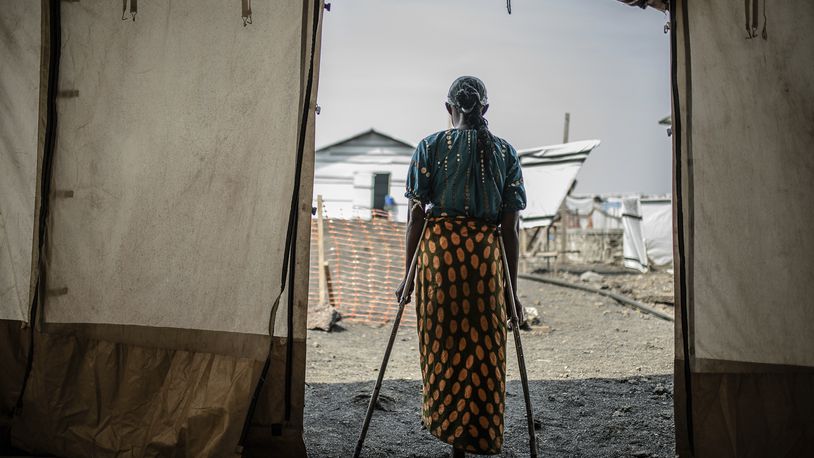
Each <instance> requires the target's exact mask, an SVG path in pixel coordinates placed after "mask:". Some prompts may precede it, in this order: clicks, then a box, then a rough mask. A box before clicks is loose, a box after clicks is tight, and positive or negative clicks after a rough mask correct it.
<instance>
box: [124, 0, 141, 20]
mask: <svg viewBox="0 0 814 458" xmlns="http://www.w3.org/2000/svg"><path fill="white" fill-rule="evenodd" d="M136 14H138V0H130V18H132V19H133V21H134V22H135V20H136ZM127 19H128V18H127V0H122V21H126V20H127Z"/></svg>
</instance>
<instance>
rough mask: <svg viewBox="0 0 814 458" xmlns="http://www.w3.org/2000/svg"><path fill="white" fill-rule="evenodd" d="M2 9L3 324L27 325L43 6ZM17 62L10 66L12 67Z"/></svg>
mask: <svg viewBox="0 0 814 458" xmlns="http://www.w3.org/2000/svg"><path fill="white" fill-rule="evenodd" d="M0 9H2V11H3V14H2V15H0V37H2V39H0V62H4V63H5V65H3V77H2V78H0V101H2V103H0V119H2V120H3V121H2V123H0V161H2V167H0V320H13V321H22V322H27V321H28V309H29V300H30V298H29V293H30V287H31V254H32V246H33V242H34V240H33V236H34V201H35V197H36V183H37V180H36V178H37V142H38V139H37V126H38V119H39V118H38V115H39V113H38V108H39V89H40V86H39V76H40V52H39V51H40V4H39V2H20V1H14V0H2V2H0ZM12 62H13V63H14V64H13V65H11V64H10V63H12Z"/></svg>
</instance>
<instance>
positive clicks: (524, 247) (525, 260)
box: [518, 227, 529, 274]
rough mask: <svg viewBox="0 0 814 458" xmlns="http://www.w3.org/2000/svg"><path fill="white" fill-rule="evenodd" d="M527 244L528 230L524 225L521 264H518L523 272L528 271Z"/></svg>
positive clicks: (521, 234)
mask: <svg viewBox="0 0 814 458" xmlns="http://www.w3.org/2000/svg"><path fill="white" fill-rule="evenodd" d="M527 244H528V236H527V235H526V230H525V229H523V228H522V227H521V228H520V263H519V264H520V265H519V266H518V270H520V272H521V273H524V274H525V273H528V271H529V269H528V251H527V248H528V247H527Z"/></svg>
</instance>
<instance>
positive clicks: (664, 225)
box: [639, 198, 673, 267]
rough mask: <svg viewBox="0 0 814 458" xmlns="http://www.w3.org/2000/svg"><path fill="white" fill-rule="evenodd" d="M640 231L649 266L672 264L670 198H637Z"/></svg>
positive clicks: (671, 210) (671, 208)
mask: <svg viewBox="0 0 814 458" xmlns="http://www.w3.org/2000/svg"><path fill="white" fill-rule="evenodd" d="M639 203H640V204H641V211H642V233H643V234H644V245H645V249H646V250H647V263H648V265H649V266H656V267H665V266H670V265H672V264H673V203H672V201H670V199H647V198H642V199H640V200H639Z"/></svg>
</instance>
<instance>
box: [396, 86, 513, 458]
mask: <svg viewBox="0 0 814 458" xmlns="http://www.w3.org/2000/svg"><path fill="white" fill-rule="evenodd" d="M446 108H447V112H449V114H450V116H451V117H452V125H453V126H454V127H453V128H452V129H449V130H446V131H442V132H438V133H435V134H432V135H430V136H428V137H426V138H425V139H423V140H422V141H421V143H419V145H418V147H417V148H416V151H415V154H414V155H413V160H412V162H411V164H410V170H409V173H408V176H407V192H406V196H407V197H408V198H410V212H409V216H408V222H407V249H406V252H407V256H406V258H407V266H408V269H409V264H410V261H411V259H410V258H411V257H412V255H413V253H415V250H416V248H417V247H419V244H420V248H419V252H418V256H419V259H418V267H417V273H416V275H417V279H416V282H417V284H418V293H417V296H416V297H417V304H416V312H417V314H418V335H419V340H420V352H421V371H422V376H423V381H424V389H423V399H424V403H423V408H422V422H423V423H424V425H425V426H426V427H427V429H428V430H429V431H430V433H432V434H433V435H434V436H435V437H437V438H439V439H441V440H442V441H444V442H446V443H448V444H450V445H452V446H453V456H456V457H458V456H460V457H462V456H464V454H465V453H466V452H471V453H477V454H497V453H499V452H500V449H501V446H502V444H503V412H504V398H505V393H506V385H505V379H506V321H507V316H506V304H507V298H506V297H504V287H503V285H504V283H503V282H504V278H506V277H505V276H506V275H508V278H509V279H510V281H511V282H512V286H513V288H512V289H513V290H514V291H517V288H516V286H517V258H518V253H519V249H518V233H517V231H518V211H519V210H522V209H523V208H525V205H526V193H525V189H524V187H523V176H522V173H521V170H520V161H519V159H518V157H517V152H516V151H515V150H514V148H513V147H512V146H511V145H510V144H509V143H508V142H506V141H505V140H503V139H501V138H498V137H496V136H494V135H492V133H491V132H490V131H489V129H488V127H487V122H486V119H484V117H483V116H484V114H485V113H486V110H487V109H488V108H489V104H488V101H487V97H486V87H485V86H484V84H483V82H482V81H481V80H479V79H478V78H475V77H472V76H462V77H460V78H458V79H456V80H455V81H454V82H453V83H452V86H451V87H450V89H449V94H448V97H447V103H446ZM425 219H426V220H427V228H426V230H425V231H424V232H423V234H422V231H421V228H422V227H423V225H424V221H425ZM498 225H499V226H500V228H501V231H502V234H503V240H504V244H505V247H506V257H507V261H508V264H509V270H510V272H508V273H507V272H503V265H502V259H501V252H500V245H499V241H498V238H497V237H498V234H497V228H498ZM403 288H404V285H403V284H402V286H401V287H400V288H399V290H398V291H397V293H396V296H397V297H400V296H401V291H402V290H403ZM515 304H516V305H517V309H518V316H520V317H522V316H523V313H522V310H523V309H522V307H521V306H520V301H519V300H518V299H517V297H515Z"/></svg>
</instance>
